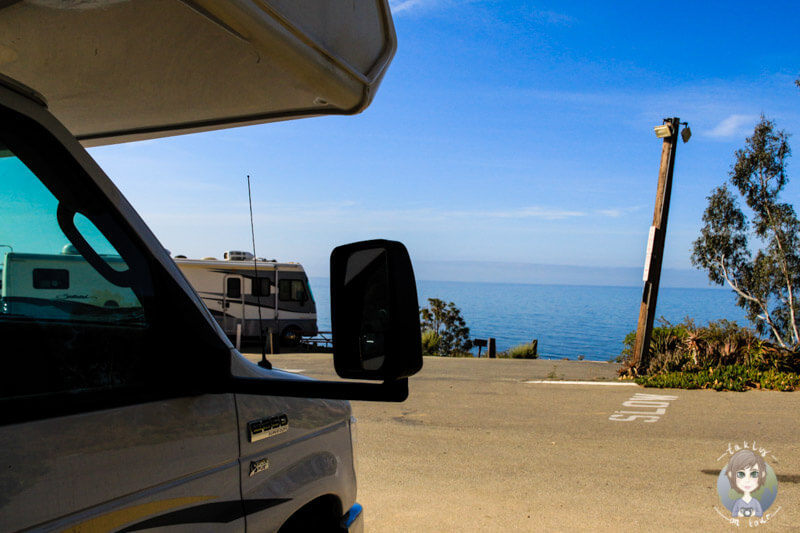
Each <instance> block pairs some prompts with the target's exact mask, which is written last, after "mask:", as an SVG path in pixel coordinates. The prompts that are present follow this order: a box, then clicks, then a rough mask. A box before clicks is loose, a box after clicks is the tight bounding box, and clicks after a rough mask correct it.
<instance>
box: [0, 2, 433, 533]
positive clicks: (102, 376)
mask: <svg viewBox="0 0 800 533" xmlns="http://www.w3.org/2000/svg"><path fill="white" fill-rule="evenodd" d="M395 46H396V39H395V36H394V30H393V25H392V19H391V15H390V12H389V6H388V3H387V2H386V1H385V0H376V1H364V2H361V1H359V2H350V1H338V0H337V1H330V2H328V1H326V2H299V3H298V2H291V1H288V2H287V1H278V0H258V1H254V0H136V1H135V2H133V1H119V0H90V1H81V2H75V1H71V2H61V1H41V0H21V1H11V2H8V1H0V182H2V187H0V249H1V250H2V251H3V253H4V256H3V258H2V260H3V262H2V268H3V273H2V284H3V288H2V291H3V292H2V296H3V298H2V300H3V302H2V305H0V339H2V361H3V368H2V372H0V442H2V454H1V455H0V530H2V531H143V530H148V531H155V530H158V531H165V530H168V531H213V532H220V531H225V532H238V531H265V532H272V531H281V532H289V531H361V530H362V528H363V523H364V522H363V521H364V514H365V513H364V512H362V507H361V506H360V505H359V504H358V503H357V500H356V494H357V493H356V461H355V454H356V450H355V446H354V445H355V442H356V433H355V429H356V420H355V418H353V416H352V411H351V408H350V404H349V403H348V402H347V401H346V400H347V399H360V400H384V401H403V400H404V399H405V398H406V397H407V396H408V377H409V376H411V375H413V374H414V373H416V372H417V371H418V370H419V369H420V368H421V366H422V356H421V353H420V334H419V320H418V307H417V300H416V288H415V283H414V276H413V271H412V268H411V262H410V259H409V256H408V253H407V251H406V250H405V248H404V247H403V246H402V244H400V243H397V242H392V241H385V240H372V241H365V242H359V243H351V244H345V245H342V246H338V247H336V248H335V249H334V250H333V252H332V253H331V262H330V264H331V273H330V279H331V322H332V329H333V339H334V347H333V349H334V354H333V363H334V367H335V368H336V372H337V373H338V375H339V376H341V377H344V378H347V379H348V380H349V381H317V380H313V379H309V378H307V377H304V376H299V375H296V374H293V373H289V372H283V371H281V370H279V369H277V368H272V364H271V363H270V361H269V360H267V359H266V358H265V359H263V360H262V361H261V362H260V363H259V364H258V365H256V364H253V363H251V362H250V361H249V360H247V359H246V358H245V357H243V356H242V354H241V353H239V351H238V350H236V349H235V347H234V346H233V345H232V344H231V342H230V340H229V339H228V338H227V336H226V335H225V334H224V332H223V331H222V329H221V328H220V327H219V324H218V323H217V321H216V320H215V319H214V317H213V316H212V315H211V313H210V312H209V310H208V308H207V307H206V306H205V305H204V303H203V300H202V299H201V298H200V297H199V296H198V295H197V293H196V292H195V291H194V290H193V289H192V286H191V285H190V284H189V282H188V281H187V280H186V277H185V276H184V275H183V274H182V273H181V270H180V269H179V268H178V266H177V265H176V264H175V262H174V261H173V260H172V258H171V257H170V256H169V254H168V253H167V252H166V250H165V249H164V246H163V244H162V243H161V242H159V240H158V239H157V238H156V236H155V235H154V234H153V233H152V232H151V231H150V229H149V228H148V227H147V225H146V224H145V222H144V221H143V220H142V218H141V217H140V216H139V214H138V213H137V212H136V211H135V210H134V208H133V207H132V206H131V205H130V203H129V202H128V201H127V200H126V198H125V197H124V196H123V194H122V193H121V192H120V191H119V189H117V187H116V186H115V185H114V184H113V182H112V181H111V180H110V179H109V177H108V176H107V175H106V174H105V172H104V171H103V170H102V169H101V168H100V167H99V166H98V164H97V163H96V162H95V161H94V160H93V159H92V157H91V156H90V154H89V153H88V152H87V151H86V149H85V146H97V145H101V144H109V143H114V142H124V141H130V140H142V139H152V138H155V137H162V136H167V135H174V134H179V133H189V132H197V131H208V130H213V129H219V128H225V127H231V126H242V125H248V124H261V123H266V122H273V121H279V120H288V119H292V118H300V117H307V116H315V115H330V114H353V113H358V112H360V111H362V110H364V109H365V108H366V107H367V106H368V105H369V103H370V101H371V100H372V98H373V96H374V95H375V91H376V90H377V88H378V85H379V84H380V80H381V78H382V77H383V74H384V72H385V69H386V67H387V66H388V64H389V62H390V61H391V59H392V56H393V54H394V50H395ZM281 230H283V231H288V230H289V228H276V231H281ZM187 231H191V229H190V228H187ZM67 243H68V244H69V246H71V247H74V250H75V252H76V253H72V249H68V252H69V253H66V254H60V253H59V251H60V250H61V249H62V247H63V246H64V245H65V244H67ZM228 264H229V265H230V263H228ZM276 274H277V278H276V279H275V281H274V283H276V284H277V293H278V312H279V317H278V318H279V319H280V313H281V312H283V311H282V309H281V305H280V300H281V298H280V292H281V290H286V291H288V293H289V294H290V295H291V296H293V297H294V298H295V299H296V300H297V301H300V300H302V299H303V296H302V295H303V294H305V295H306V296H308V299H309V300H310V293H308V292H307V290H306V287H304V286H303V284H302V282H303V281H304V280H305V276H304V275H303V274H302V271H301V270H300V269H299V268H298V269H297V272H296V273H295V274H294V275H295V277H288V278H287V279H289V280H290V283H289V284H288V285H287V286H286V287H287V288H286V289H282V287H281V274H282V273H281V269H280V268H278V269H277V271H276ZM229 276H231V277H230V278H229V279H238V280H239V282H240V288H241V289H242V293H243V294H244V293H245V292H246V291H248V290H249V291H250V295H251V296H252V291H253V289H252V288H250V289H247V280H246V277H245V274H244V273H242V274H229ZM237 276H238V277H237ZM286 276H289V273H288V272H287V273H286ZM254 279H255V277H254ZM259 279H260V278H259ZM268 280H269V283H273V280H272V278H271V277H270V278H268ZM292 281H297V282H298V283H297V284H293V283H292ZM235 283H236V282H232V284H233V285H235ZM259 283H260V281H259ZM267 288H268V287H267V282H265V285H264V286H263V287H260V286H259V284H258V283H257V284H256V289H255V290H256V292H258V293H259V294H260V293H261V292H264V293H265V294H264V296H266V293H267ZM273 289H274V286H271V285H270V286H269V292H270V294H272V292H273ZM225 298H227V297H225ZM228 301H229V300H223V305H224V304H225V303H226V302H228ZM242 301H243V300H241V299H240V301H239V305H242V303H241V302H242ZM306 303H308V302H306ZM231 305H235V304H233V303H232V304H231ZM242 316H243V317H244V316H245V315H244V314H243V315H242Z"/></svg>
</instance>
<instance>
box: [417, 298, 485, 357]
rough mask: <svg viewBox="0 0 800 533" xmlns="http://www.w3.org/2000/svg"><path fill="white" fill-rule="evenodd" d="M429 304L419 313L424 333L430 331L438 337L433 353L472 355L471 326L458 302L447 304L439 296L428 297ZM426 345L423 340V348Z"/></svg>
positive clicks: (452, 355)
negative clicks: (463, 315)
mask: <svg viewBox="0 0 800 533" xmlns="http://www.w3.org/2000/svg"><path fill="white" fill-rule="evenodd" d="M428 305H429V308H422V309H420V311H419V315H420V328H421V329H422V332H423V335H424V334H425V332H427V331H430V332H432V334H433V335H435V336H437V337H438V343H437V344H436V347H435V349H432V351H431V355H434V354H435V355H442V356H448V357H455V356H461V355H470V354H469V351H470V349H471V348H472V340H470V338H469V328H468V327H467V325H466V322H464V318H463V317H462V316H461V310H460V309H459V308H458V307H456V304H454V303H453V302H450V303H447V304H446V303H445V302H444V301H443V300H439V299H438V298H428ZM424 346H425V344H424V341H423V350H424ZM423 353H424V351H423Z"/></svg>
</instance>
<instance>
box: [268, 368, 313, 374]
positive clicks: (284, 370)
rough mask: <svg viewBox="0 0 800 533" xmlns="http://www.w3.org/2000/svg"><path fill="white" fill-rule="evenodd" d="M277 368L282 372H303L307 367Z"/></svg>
mask: <svg viewBox="0 0 800 533" xmlns="http://www.w3.org/2000/svg"><path fill="white" fill-rule="evenodd" d="M275 370H280V371H282V372H289V373H290V374H302V373H303V372H305V371H306V369H305V368H276V369H275Z"/></svg>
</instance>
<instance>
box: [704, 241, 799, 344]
mask: <svg viewBox="0 0 800 533" xmlns="http://www.w3.org/2000/svg"><path fill="white" fill-rule="evenodd" d="M717 264H718V265H719V267H720V268H721V269H722V276H723V277H724V278H725V281H726V282H727V283H728V286H729V287H730V288H731V289H733V292H735V293H736V294H738V295H739V296H741V297H742V298H744V299H745V300H748V301H751V302H755V303H756V304H757V305H758V307H759V309H761V311H762V312H763V315H757V316H758V318H760V319H762V320H763V321H764V322H766V323H767V325H769V327H770V329H771V330H772V336H773V337H775V340H777V341H778V344H780V345H781V347H782V348H787V346H786V343H784V342H783V339H781V336H780V333H778V330H777V328H776V327H775V324H774V323H773V322H772V318H771V317H770V316H769V310H768V309H767V306H766V305H765V304H764V303H763V302H762V301H761V300H759V299H758V298H756V297H754V296H751V295H749V294H747V293H746V292H744V291H743V290H742V289H740V288H739V286H738V285H736V283H734V282H733V280H731V278H730V276H728V269H727V268H725V255H724V254H723V255H722V256H721V257H720V259H719V261H717Z"/></svg>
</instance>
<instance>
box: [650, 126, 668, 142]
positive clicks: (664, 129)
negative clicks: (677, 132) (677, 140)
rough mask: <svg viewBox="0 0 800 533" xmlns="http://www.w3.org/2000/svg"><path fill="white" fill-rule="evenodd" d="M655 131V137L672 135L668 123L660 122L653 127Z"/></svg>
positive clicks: (660, 137)
mask: <svg viewBox="0 0 800 533" xmlns="http://www.w3.org/2000/svg"><path fill="white" fill-rule="evenodd" d="M653 131H655V132H656V137H658V138H659V139H663V138H665V137H672V126H671V125H670V124H662V125H660V126H656V127H655V128H653Z"/></svg>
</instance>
